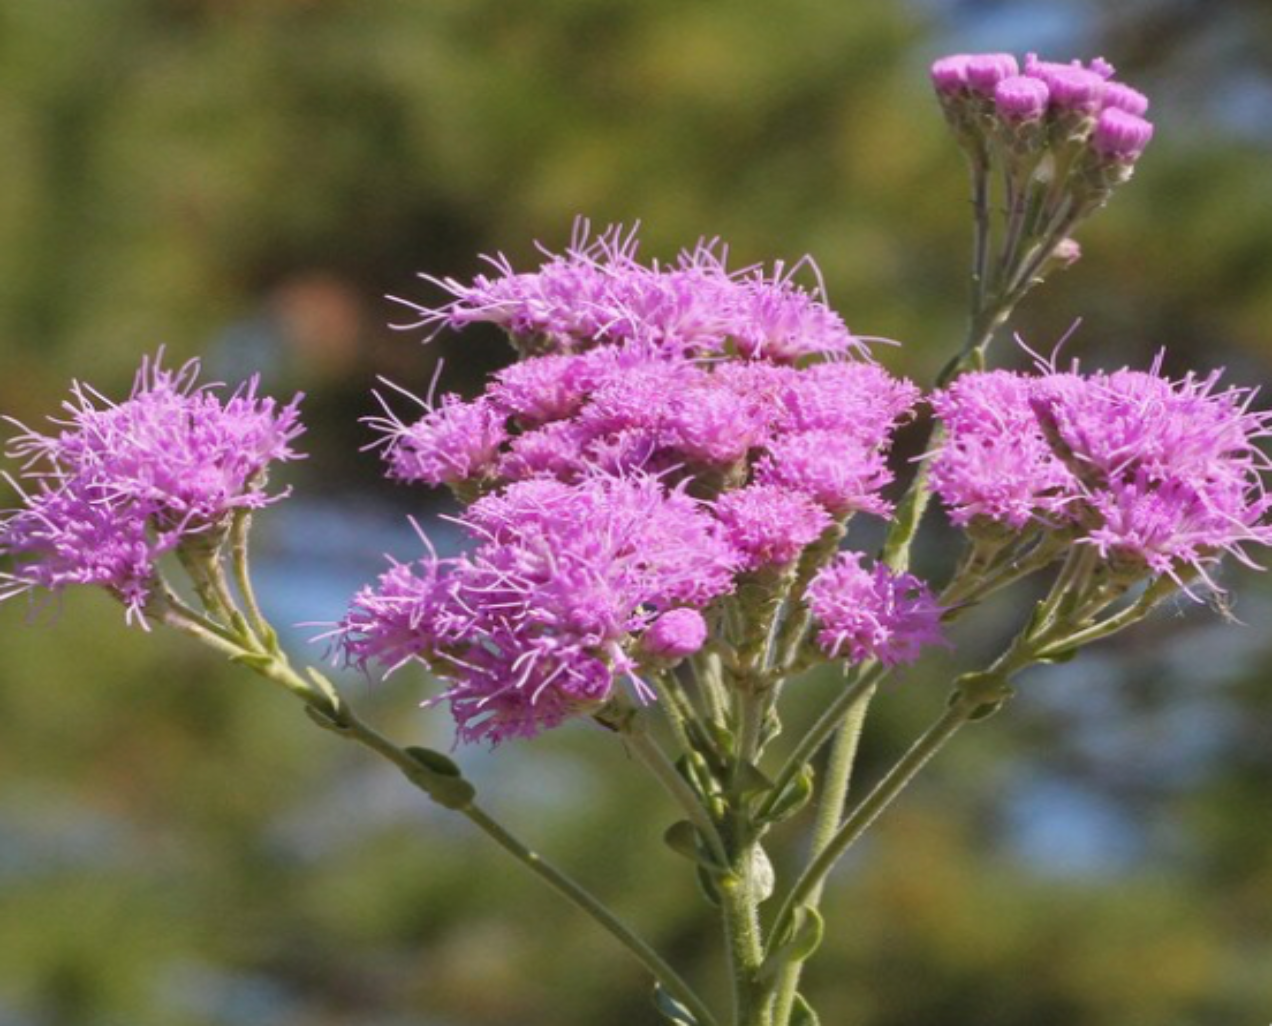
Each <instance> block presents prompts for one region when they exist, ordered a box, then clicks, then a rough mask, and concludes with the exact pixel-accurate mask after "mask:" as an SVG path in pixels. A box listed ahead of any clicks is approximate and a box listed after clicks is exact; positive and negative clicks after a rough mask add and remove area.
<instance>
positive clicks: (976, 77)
mask: <svg viewBox="0 0 1272 1026" xmlns="http://www.w3.org/2000/svg"><path fill="white" fill-rule="evenodd" d="M1018 71H1019V66H1018V65H1017V64H1016V58H1015V57H1013V56H1012V55H1011V54H1009V53H978V54H975V55H973V56H971V57H969V58H968V59H967V84H968V86H970V87H971V89H972V90H973V91H974V92H977V93H982V94H984V95H986V96H992V95H993V93H994V87H995V86H997V85H998V83H999V82H1001V81H1002V80H1003V79H1005V78H1011V77H1012V76H1013V75H1015V74H1016V73H1017V72H1018Z"/></svg>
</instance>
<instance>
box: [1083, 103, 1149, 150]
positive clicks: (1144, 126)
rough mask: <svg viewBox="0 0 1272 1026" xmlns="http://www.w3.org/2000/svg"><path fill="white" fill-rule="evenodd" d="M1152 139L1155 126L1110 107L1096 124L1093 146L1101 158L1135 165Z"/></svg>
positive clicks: (1092, 139) (1092, 140)
mask: <svg viewBox="0 0 1272 1026" xmlns="http://www.w3.org/2000/svg"><path fill="white" fill-rule="evenodd" d="M1152 138H1153V125H1152V122H1150V121H1145V120H1144V119H1143V118H1141V117H1139V116H1138V115H1135V114H1129V113H1127V112H1126V111H1124V110H1121V109H1119V108H1117V107H1109V108H1108V109H1107V110H1105V111H1103V112H1102V113H1101V114H1100V118H1099V120H1098V121H1097V122H1096V123H1095V132H1094V134H1093V135H1092V136H1091V146H1092V148H1093V149H1094V150H1095V152H1096V153H1097V154H1099V155H1100V156H1101V157H1104V158H1106V159H1108V160H1112V161H1116V162H1118V163H1122V164H1133V163H1135V161H1136V160H1138V159H1139V156H1140V154H1141V153H1143V152H1144V147H1146V146H1147V145H1148V143H1149V140H1150V139H1152Z"/></svg>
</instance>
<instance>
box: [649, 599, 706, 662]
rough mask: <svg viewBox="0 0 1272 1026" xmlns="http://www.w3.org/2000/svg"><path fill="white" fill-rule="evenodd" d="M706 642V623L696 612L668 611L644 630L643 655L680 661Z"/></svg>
mask: <svg viewBox="0 0 1272 1026" xmlns="http://www.w3.org/2000/svg"><path fill="white" fill-rule="evenodd" d="M706 641H707V621H706V620H704V619H703V618H702V614H701V613H699V612H698V611H697V610H696V609H669V610H668V611H667V612H665V613H663V615H662V616H660V617H659V618H658V619H657V620H655V621H654V622H653V623H652V624H650V625H649V628H648V629H647V630H646V631H645V637H644V648H645V651H646V652H649V653H651V654H652V655H655V656H660V657H661V658H663V659H683V658H684V657H685V656H691V655H693V654H694V653H695V652H697V651H698V649H700V648H702V646H703V645H704V644H706Z"/></svg>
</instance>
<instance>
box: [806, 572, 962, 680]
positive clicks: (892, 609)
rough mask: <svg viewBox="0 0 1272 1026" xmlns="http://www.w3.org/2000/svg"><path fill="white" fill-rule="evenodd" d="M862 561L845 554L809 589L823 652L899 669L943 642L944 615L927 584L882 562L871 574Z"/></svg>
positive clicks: (845, 658) (837, 657)
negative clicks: (898, 666) (942, 617)
mask: <svg viewBox="0 0 1272 1026" xmlns="http://www.w3.org/2000/svg"><path fill="white" fill-rule="evenodd" d="M863 558H864V557H862V555H861V553H859V552H841V553H840V554H839V555H838V556H836V557H835V559H834V561H833V562H832V563H830V564H829V565H828V566H827V567H825V568H824V569H823V570H822V571H821V572H820V573H818V575H817V576H816V577H815V578H813V581H812V583H810V584H809V586H808V589H807V591H806V593H805V600H806V601H807V602H808V606H809V609H811V610H812V613H813V616H814V617H815V619H816V623H817V628H818V630H817V644H818V645H820V646H821V648H822V651H824V652H825V653H826V654H827V655H829V656H830V657H831V658H834V659H844V660H846V661H848V662H849V663H862V662H865V661H866V660H868V659H874V660H877V661H878V662H880V663H882V664H883V665H884V666H895V665H897V664H899V663H912V662H914V661H915V660H916V659H918V657H919V653H920V652H921V650H922V649H923V648H924V646H926V645H932V644H941V643H943V638H942V636H941V628H940V625H941V613H942V610H941V607H940V605H939V604H938V603H937V601H936V598H935V596H934V595H933V594H932V592H931V591H930V589H929V588H928V587H927V585H926V584H924V583H923V582H922V581H920V580H919V579H918V578H917V577H915V576H914V575H913V574H895V573H893V572H892V571H891V570H889V569H888V567H887V566H885V565H884V564H882V563H877V564H875V566H874V567H873V569H867V568H866V567H865V566H863V565H862V564H863Z"/></svg>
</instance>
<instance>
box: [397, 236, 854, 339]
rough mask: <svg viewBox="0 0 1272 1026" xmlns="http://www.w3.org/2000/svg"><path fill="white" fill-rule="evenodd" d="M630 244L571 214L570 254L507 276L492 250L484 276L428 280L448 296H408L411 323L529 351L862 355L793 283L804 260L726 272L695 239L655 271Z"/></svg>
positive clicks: (816, 298)
mask: <svg viewBox="0 0 1272 1026" xmlns="http://www.w3.org/2000/svg"><path fill="white" fill-rule="evenodd" d="M637 250H638V244H637V241H636V238H635V234H634V233H630V232H627V231H625V230H624V229H623V228H622V227H621V226H613V227H611V228H609V229H607V230H606V231H604V232H602V233H601V234H600V235H598V236H596V237H595V238H589V235H588V226H587V223H586V222H582V221H581V222H579V224H578V226H577V227H576V231H575V238H574V240H573V242H572V243H571V245H570V247H569V249H567V250H566V252H565V253H563V254H560V255H552V256H549V258H548V260H547V261H546V262H545V263H543V264H542V265H541V266H540V267H539V269H538V270H537V271H532V272H528V273H518V272H516V271H514V270H513V268H512V267H511V265H510V264H509V263H508V261H507V260H506V259H505V258H503V257H498V258H495V259H493V260H492V261H491V264H492V266H493V267H494V268H495V270H496V271H497V272H498V273H497V274H496V275H495V276H493V277H492V276H484V275H483V276H479V277H477V278H476V279H474V280H473V281H472V282H470V283H467V284H465V283H462V282H459V281H456V280H454V279H444V280H439V281H436V282H435V283H436V284H438V285H440V286H442V287H443V288H444V289H446V290H447V291H448V292H449V293H450V294H451V295H452V296H453V297H454V298H453V299H452V300H451V301H450V302H449V303H446V304H444V305H443V306H440V307H425V306H420V305H418V304H414V303H407V305H408V306H410V307H412V308H413V309H414V310H415V311H416V312H417V313H418V315H419V316H418V319H417V320H416V321H415V322H414V324H413V325H411V326H414V327H422V326H425V325H443V324H445V325H449V326H450V327H453V328H462V327H464V326H465V325H467V324H472V323H475V322H479V321H485V322H490V323H493V324H497V325H499V326H500V327H502V328H504V329H505V330H506V331H507V332H508V333H509V334H510V335H511V336H512V337H513V339H514V340H515V341H516V342H517V344H518V345H519V346H520V347H521V348H522V349H523V350H525V351H531V352H551V353H571V352H581V351H584V350H587V349H591V348H593V347H595V346H598V345H603V344H620V345H621V344H623V343H627V342H640V343H648V344H651V345H653V346H655V347H656V348H658V349H660V350H662V351H664V352H666V353H670V354H673V355H682V356H683V355H708V354H718V353H722V352H724V351H726V350H727V349H728V347H729V346H731V345H732V346H733V347H735V348H736V349H737V351H738V352H740V353H742V354H743V355H744V356H747V357H753V358H762V359H768V360H775V361H779V362H789V361H794V360H797V359H800V358H801V357H806V356H843V355H847V354H850V353H857V354H861V353H864V352H865V347H864V346H863V345H862V344H861V342H860V341H858V340H857V339H856V338H855V337H854V336H853V335H852V334H851V332H849V331H848V328H847V327H846V326H845V325H844V323H843V321H842V320H841V319H840V317H839V315H838V314H836V313H835V312H834V311H833V310H831V309H830V307H828V306H827V305H826V303H825V301H824V299H823V297H822V295H821V292H820V290H819V289H813V290H808V289H805V288H802V287H801V286H799V285H797V284H796V283H795V282H794V280H793V278H792V274H793V272H794V271H795V270H797V269H799V268H801V267H802V266H803V265H804V264H806V263H808V262H807V261H801V262H800V263H799V264H796V265H795V267H794V268H792V269H791V270H790V271H785V270H783V269H782V268H781V267H779V268H778V269H777V270H776V271H774V272H771V273H769V272H766V271H765V270H764V269H763V268H747V269H744V270H741V271H730V270H729V269H728V268H727V266H726V264H725V261H724V256H723V254H724V250H723V248H722V247H720V246H717V245H714V244H707V243H702V244H699V245H698V246H697V247H696V248H694V249H692V250H686V251H684V252H683V253H681V255H680V257H679V259H678V260H677V261H676V262H675V263H674V264H672V265H670V266H667V267H664V266H661V265H658V264H648V265H647V264H642V263H640V262H639V261H638V259H637ZM814 274H815V269H814Z"/></svg>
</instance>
